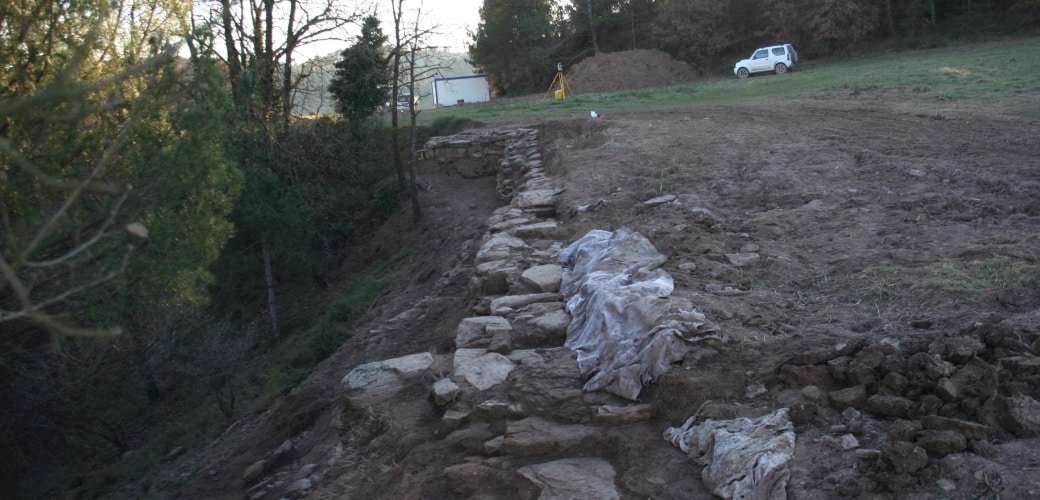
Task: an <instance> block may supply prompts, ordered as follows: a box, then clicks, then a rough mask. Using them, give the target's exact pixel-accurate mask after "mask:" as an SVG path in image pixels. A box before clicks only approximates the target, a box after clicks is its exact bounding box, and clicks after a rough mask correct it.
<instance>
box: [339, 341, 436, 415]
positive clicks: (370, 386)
mask: <svg viewBox="0 0 1040 500" xmlns="http://www.w3.org/2000/svg"><path fill="white" fill-rule="evenodd" d="M433 362H434V359H433V355H432V354H430V353H428V352H424V353H420V354H412V355H409V356H402V357H400V358H394V359H388V360H385V361H376V362H372V363H365V364H363V365H358V366H357V367H356V368H354V369H353V370H351V371H350V373H347V375H346V376H344V377H343V380H342V381H341V382H340V394H342V396H343V398H344V399H346V400H347V403H348V404H349V405H350V406H352V407H366V406H372V405H375V404H378V403H382V402H385V401H388V400H389V399H390V398H391V397H392V396H393V395H394V393H396V392H397V391H399V390H400V389H402V388H403V387H405V385H406V384H407V383H408V382H409V381H413V380H415V379H417V378H419V377H420V376H422V375H424V374H426V373H427V372H428V370H429V369H430V367H431V366H433Z"/></svg>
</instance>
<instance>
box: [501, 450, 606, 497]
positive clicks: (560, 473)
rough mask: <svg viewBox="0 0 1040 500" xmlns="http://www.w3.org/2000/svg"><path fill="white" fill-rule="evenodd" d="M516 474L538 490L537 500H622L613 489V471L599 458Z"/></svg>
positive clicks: (525, 469)
mask: <svg viewBox="0 0 1040 500" xmlns="http://www.w3.org/2000/svg"><path fill="white" fill-rule="evenodd" d="M517 472H518V473H519V474H520V475H521V476H523V477H525V478H527V479H528V480H529V481H531V482H532V483H534V484H535V485H536V486H538V487H539V488H541V490H542V493H541V495H539V497H538V498H539V499H542V500H549V499H559V500H570V499H572V498H590V499H591V498H595V499H597V500H616V499H620V498H621V495H619V494H618V492H617V487H616V486H614V476H615V475H616V472H614V467H613V466H612V465H610V462H608V461H606V460H603V459H602V458H564V459H562V460H555V461H552V462H547V463H544V464H535V465H528V466H526V467H521V468H520V469H519V470H518V471H517Z"/></svg>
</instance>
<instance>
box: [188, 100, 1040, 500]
mask: <svg viewBox="0 0 1040 500" xmlns="http://www.w3.org/2000/svg"><path fill="white" fill-rule="evenodd" d="M1037 111H1038V110H1037V109H1036V106H1035V103H1031V102H1030V101H1029V100H1027V99H1024V98H1014V97H1009V98H1005V99H1003V100H1000V101H999V102H985V103H979V102H971V101H946V100H935V101H928V102H923V101H920V100H909V99H907V98H905V97H904V96H901V95H899V94H898V93H896V94H893V93H890V92H883V91H877V92H872V91H870V90H867V91H861V90H859V89H857V90H855V91H854V92H853V91H847V92H842V91H835V92H832V93H829V94H826V95H820V96H819V97H816V98H802V99H796V100H793V99H785V100H783V101H771V100H763V101H759V102H756V103H755V104H751V105H742V106H732V105H731V106H718V107H711V108H704V109H697V110H692V111H665V112H661V111H657V112H652V113H650V112H619V113H612V114H610V115H609V116H607V117H606V118H603V119H599V120H594V119H591V118H587V117H583V116H582V117H574V118H567V119H549V120H532V121H530V122H526V123H500V124H495V125H494V126H490V127H488V129H487V130H485V131H483V132H480V131H471V132H470V134H471V135H469V136H466V137H462V138H459V139H458V141H461V142H457V143H456V146H458V144H463V143H465V141H473V140H474V139H473V137H480V136H481V134H485V135H486V134H492V133H508V132H509V131H514V130H516V129H533V130H535V131H537V132H536V134H537V142H536V143H535V144H534V145H533V146H530V147H528V146H523V147H519V151H520V152H521V153H522V156H523V157H524V158H526V160H525V161H527V162H530V161H531V160H532V159H533V160H535V161H538V162H539V163H543V164H542V165H541V169H543V170H542V172H541V173H540V174H539V175H535V176H529V177H528V178H518V177H516V174H518V173H517V172H516V171H511V172H506V173H503V172H500V171H497V169H495V168H490V169H487V170H483V169H484V168H485V167H484V166H482V164H480V163H479V162H477V163H476V164H475V163H473V162H474V161H475V160H472V159H470V160H465V161H464V160H461V159H459V160H452V159H447V158H446V157H445V159H442V160H441V161H439V162H438V161H433V162H431V163H429V164H428V165H427V170H426V171H425V172H426V173H424V174H423V175H421V177H420V181H421V182H422V183H423V185H424V186H425V187H426V189H425V190H424V192H423V194H422V197H423V203H424V205H425V206H426V207H428V208H427V214H428V216H427V218H426V220H425V222H424V223H423V224H422V225H421V226H419V227H412V226H410V225H409V224H408V223H407V222H406V221H407V215H406V214H401V215H400V216H399V217H398V219H396V220H395V221H394V222H391V224H390V225H388V226H387V227H386V228H384V230H383V231H382V232H381V233H380V234H379V235H377V236H376V238H374V239H373V240H372V241H371V242H370V243H369V244H370V245H371V247H372V248H387V247H389V246H391V245H404V246H405V247H411V248H414V249H415V251H414V252H413V253H412V258H416V259H422V260H423V262H425V267H423V271H421V272H420V273H417V274H416V275H415V276H414V278H413V279H412V280H411V282H410V283H408V284H407V286H405V287H403V288H401V289H398V290H395V292H394V293H393V294H391V295H388V296H387V297H386V298H385V303H384V304H382V311H383V312H382V315H381V316H380V317H379V319H377V320H375V321H373V322H372V323H371V324H369V325H366V326H365V327H364V328H362V329H361V330H360V332H362V333H359V334H357V335H355V336H354V337H353V338H352V339H350V340H349V341H348V342H347V343H346V344H344V345H343V346H342V347H341V348H340V350H339V351H338V352H337V353H336V354H335V355H334V356H333V357H331V358H330V359H328V360H327V361H325V362H324V363H323V364H322V365H321V366H320V367H319V368H318V369H317V370H315V372H314V373H313V374H312V376H311V377H310V378H309V379H308V380H307V381H306V382H304V383H303V384H302V385H301V386H300V387H298V388H297V389H296V390H294V391H293V392H292V393H290V394H289V395H288V396H286V397H284V398H282V399H281V400H280V401H279V402H278V403H277V404H276V405H274V407H272V408H271V409H270V410H269V411H267V412H266V413H264V414H263V415H261V416H259V418H257V419H255V420H254V421H251V422H243V423H242V424H240V425H237V426H234V427H233V428H232V429H229V430H228V432H227V433H226V435H225V437H224V438H222V439H221V440H220V443H218V444H217V445H215V446H214V447H213V449H212V450H211V455H210V458H209V459H207V460H206V461H203V462H199V463H200V465H201V464H203V463H204V464H205V465H202V466H200V467H198V468H196V469H189V468H188V467H189V466H187V465H185V466H184V467H185V473H186V477H190V478H191V479H190V484H188V486H186V487H185V488H184V489H182V490H181V491H180V492H179V493H178V494H177V495H176V497H179V498H200V497H206V498H242V497H243V495H245V496H247V497H251V498H279V497H281V496H288V497H294V498H342V497H344V496H346V497H357V498H525V497H527V498H535V497H538V496H539V495H542V497H541V498H562V497H566V496H567V495H569V494H573V493H574V492H573V491H571V492H569V493H568V492H567V491H557V490H553V488H554V487H556V486H553V485H558V484H560V483H559V482H558V481H564V483H569V484H575V483H574V481H576V480H577V481H579V482H578V483H577V484H582V485H586V486H588V487H589V488H593V487H595V488H599V489H595V490H593V489H590V490H588V491H596V492H597V493H595V495H596V496H599V497H602V496H601V495H606V496H607V497H609V496H612V495H616V497H617V498H646V497H653V498H710V497H711V494H710V493H709V488H708V487H707V486H705V483H704V482H703V481H702V480H701V469H702V466H703V464H702V463H701V464H699V463H698V461H697V460H696V457H693V458H691V457H689V456H687V455H686V454H684V453H683V452H681V451H680V450H679V449H678V448H676V447H675V446H673V445H672V444H671V443H669V442H667V441H666V440H665V439H664V437H663V436H662V435H663V433H664V432H665V430H666V429H668V428H669V427H676V426H679V425H681V424H682V423H683V422H684V421H685V420H686V419H687V418H688V417H690V416H692V415H694V414H697V415H698V416H699V420H698V422H703V421H705V420H706V419H714V420H726V419H733V418H737V417H747V418H757V417H761V416H763V415H766V414H768V413H770V412H772V411H774V410H777V409H781V408H788V409H789V415H790V418H791V422H792V426H793V431H794V433H795V436H796V438H795V448H794V456H793V459H792V460H791V462H790V480H789V482H788V483H787V485H786V491H787V493H788V495H789V496H792V497H794V498H807V497H834V496H839V495H840V496H859V497H861V498H889V497H892V496H893V495H897V496H899V497H901V498H931V497H933V496H934V495H935V494H936V493H937V492H939V491H942V492H943V493H942V494H943V495H944V496H946V497H948V498H978V497H987V496H992V497H995V496H1001V497H1006V498H1024V497H1027V496H1032V495H1035V491H1034V490H1035V488H1036V486H1035V484H1034V483H1035V471H1034V469H1035V466H1036V464H1037V463H1040V453H1038V452H1037V449H1038V447H1037V444H1038V443H1037V441H1036V438H1035V437H1032V436H1035V435H1037V434H1038V433H1040V426H1038V424H1037V422H1038V418H1040V411H1038V407H1040V403H1037V400H1036V399H1037V398H1040V372H1038V371H1037V370H1036V369H1035V367H1036V358H1035V357H1034V356H1036V355H1040V340H1038V339H1040V332H1038V327H1040V293H1038V292H1037V290H1038V285H1040V272H1038V267H1037V261H1036V242H1037V237H1038V236H1037V228H1038V227H1040V220H1038V218H1040V190H1038V189H1037V187H1038V186H1040V177H1038V172H1040V169H1038V165H1037V163H1036V161H1037V160H1036V159H1037V158H1040V140H1038V137H1040V119H1038V117H1040V114H1038V113H1037ZM496 131H497V132H496ZM503 131H505V132H503ZM514 135H516V133H515V132H514ZM519 135H523V133H521V134H519ZM509 153H510V152H509V151H507V152H505V154H506V156H507V158H508V157H509ZM534 155H537V156H534ZM487 158H489V159H490V160H491V161H490V163H489V164H490V165H491V167H495V165H497V161H496V160H497V159H498V158H499V156H497V155H496V154H495V153H494V152H492V153H490V155H489V156H488V157H487ZM482 171H483V172H486V173H490V174H491V175H486V176H482V177H474V176H475V175H478V174H480V173H481V172H482ZM463 174H465V177H464V176H463ZM510 178H518V179H521V180H520V181H519V182H521V183H522V182H524V181H526V180H530V179H538V182H539V183H543V184H540V185H541V186H542V187H543V188H548V189H549V190H551V192H553V193H556V195H555V197H554V198H553V201H552V205H551V212H552V213H551V214H547V213H545V207H542V208H541V210H542V213H540V214H539V216H540V217H545V216H546V215H549V216H550V219H549V220H555V221H556V222H557V223H558V224H555V225H552V226H553V227H554V229H548V230H546V231H547V232H539V233H535V234H533V235H531V234H528V235H525V236H524V239H525V241H527V244H528V247H529V248H528V249H527V250H522V256H520V257H518V258H519V260H518V261H517V266H516V270H515V271H513V272H515V273H517V274H516V275H514V274H510V272H505V273H504V276H505V283H506V284H507V288H508V289H507V290H506V291H505V293H506V295H511V294H512V295H515V294H525V293H531V290H530V289H529V288H528V287H529V286H530V285H529V284H526V282H525V281H523V280H520V279H519V276H518V273H520V272H522V271H523V270H524V269H526V268H528V267H532V266H535V265H541V264H552V263H554V261H555V259H556V256H557V255H558V253H559V251H560V249H561V248H563V247H566V246H567V245H569V244H570V243H572V242H573V241H575V240H576V239H578V238H580V237H582V236H583V235H585V234H586V233H588V232H589V231H590V230H593V229H603V230H607V231H613V230H617V229H620V228H628V229H631V230H633V231H637V232H638V233H641V234H642V235H644V236H646V237H647V238H648V239H649V241H650V242H651V243H652V244H653V245H654V247H656V248H657V249H658V250H659V251H660V252H661V253H662V254H664V255H665V256H667V258H668V260H667V262H666V263H665V264H664V266H663V269H664V270H666V271H667V272H668V273H670V275H671V276H672V277H673V278H674V282H675V292H674V293H673V295H674V296H679V297H683V298H685V299H688V300H690V301H692V302H693V303H694V304H695V305H696V307H697V308H698V309H699V310H700V311H702V312H703V313H704V315H705V316H706V318H707V319H708V320H709V321H710V322H711V323H713V324H714V325H716V326H717V332H718V333H719V334H720V335H721V337H722V340H718V341H709V342H703V343H700V344H698V345H697V346H696V347H695V348H693V349H692V350H691V351H690V352H689V353H688V354H687V355H686V356H685V357H684V358H683V359H682V360H681V361H678V362H676V363H675V364H673V365H671V367H670V369H669V371H668V372H667V373H665V374H663V375H662V376H661V377H660V378H659V379H658V380H657V381H656V382H655V383H653V384H650V385H648V386H646V388H644V389H643V392H642V394H641V395H640V397H639V401H638V402H629V401H625V400H623V399H621V398H618V397H616V396H612V395H609V394H605V393H602V392H582V391H581V386H582V381H583V377H581V376H580V374H579V373H578V371H577V366H576V363H575V362H574V356H573V353H571V352H570V351H569V350H567V349H564V348H563V347H561V346H562V343H563V338H562V337H561V336H560V334H559V330H558V326H555V327H554V326H551V325H547V324H545V323H537V322H536V321H534V320H533V319H532V318H538V317H540V315H543V314H548V313H551V311H554V310H557V311H558V310H559V308H560V306H558V305H557V306H554V305H552V302H551V300H552V299H543V302H536V303H531V304H528V305H518V306H516V307H515V308H507V309H508V310H502V311H500V313H501V314H502V316H503V317H504V318H506V319H507V320H508V321H509V322H510V323H511V324H512V328H513V331H514V332H517V335H516V336H515V338H513V339H511V341H510V343H509V346H507V347H502V346H501V345H499V346H497V349H498V350H497V351H496V352H504V353H506V354H509V353H510V352H512V351H514V350H515V351H517V352H519V351H523V350H524V349H535V350H534V351H533V352H534V353H536V355H537V358H538V361H537V362H535V361H531V359H534V358H531V359H528V360H527V361H526V362H523V361H518V362H516V366H515V367H514V369H513V370H512V371H511V372H510V373H509V375H508V377H507V378H505V379H504V380H502V381H500V383H498V384H495V385H493V386H491V387H489V388H486V389H485V390H479V389H478V388H476V387H474V386H473V385H472V384H468V383H467V382H466V381H464V380H463V378H464V377H460V376H458V373H456V375H455V376H453V375H452V373H453V370H452V359H453V356H457V355H458V354H457V353H456V352H455V350H456V348H460V347H463V346H461V345H459V344H460V338H459V337H457V334H458V333H459V332H460V331H461V328H460V326H459V325H460V322H462V320H463V319H464V318H467V317H474V316H486V315H488V314H490V313H491V311H490V309H489V308H490V307H491V304H492V302H491V299H493V298H495V297H499V296H501V294H502V293H503V291H502V290H494V291H495V293H493V294H485V295H481V293H480V292H481V291H480V290H477V291H476V292H477V293H474V291H473V290H472V286H471V281H472V280H473V278H474V276H476V275H477V273H478V264H479V263H480V261H479V259H480V257H479V256H478V253H479V252H478V249H481V247H482V245H483V244H484V242H485V241H487V240H486V238H488V237H489V236H490V235H491V233H492V232H493V231H497V230H499V229H501V228H502V227H509V224H506V225H505V226H501V225H499V226H495V227H494V228H493V227H492V226H493V225H494V224H501V223H503V222H508V221H506V220H503V217H505V216H504V215H502V212H501V211H500V213H499V215H498V216H497V218H492V212H493V211H495V209H497V208H499V207H502V206H506V205H507V202H506V201H504V200H501V199H500V198H499V197H498V196H496V193H495V191H496V189H497V191H499V192H503V189H502V188H503V185H505V186H510V184H508V183H506V184H503V180H504V179H506V180H508V179H510ZM496 184H497V188H496ZM515 185H517V184H514V186H515ZM509 191H510V190H509V189H506V190H505V192H506V193H508V192H509ZM504 194H505V193H504ZM661 196H666V198H660V197H661ZM655 198H658V200H657V201H654V202H653V203H651V204H647V203H645V202H647V201H648V200H652V199H655ZM516 203H517V202H515V201H514V204H516ZM496 228H497V229H496ZM514 229H515V225H514ZM481 272H483V273H485V274H486V273H487V272H488V271H487V269H486V268H483V270H482V271H481ZM477 283H481V282H480V280H479V279H478V280H477ZM484 283H485V285H486V282H484ZM484 291H487V288H485V289H484ZM544 300H550V302H548V303H546V302H544ZM556 300H558V299H556ZM557 304H559V302H557ZM532 325H533V326H532ZM539 325H541V326H539ZM521 332H522V333H523V334H524V335H520V333H521ZM532 332H535V333H532ZM537 332H543V333H544V335H538V334H537ZM481 342H483V345H485V350H486V347H487V344H488V343H489V342H490V340H489V339H484V340H483V341H481ZM524 352H527V351H524ZM422 353H429V354H430V357H429V359H430V360H431V363H432V364H430V365H429V366H428V367H426V368H424V369H423V370H420V372H419V374H418V375H416V376H415V377H414V378H407V377H405V380H403V381H400V384H401V385H399V386H398V385H395V386H393V387H394V391H392V393H391V394H389V395H383V396H372V395H368V396H358V395H355V396H356V397H355V400H354V405H353V406H349V407H346V409H345V406H344V403H343V400H342V398H341V396H340V390H341V389H340V384H341V379H343V378H344V376H345V375H347V374H348V373H349V372H351V370H353V369H354V368H356V367H357V366H359V365H361V364H363V363H370V362H375V361H381V360H387V359H391V358H397V357H400V356H406V355H414V354H422ZM524 356H527V354H524ZM523 359H527V358H523ZM456 363H457V361H456ZM443 377H447V378H452V379H453V380H454V382H455V383H456V384H458V385H459V386H460V387H461V389H460V392H459V394H458V395H456V399H455V400H454V401H453V402H450V403H447V404H446V405H444V406H440V407H438V406H437V405H435V404H434V402H433V401H432V399H431V398H432V396H431V390H432V387H433V385H434V382H437V381H438V380H440V379H441V378H443ZM367 397H371V398H374V399H370V400H367V399H365V398H367ZM380 398H383V399H380ZM359 401H368V402H367V403H363V404H362V403H359ZM603 408H615V409H618V410H617V411H618V412H620V414H621V415H622V416H620V417H616V418H613V417H603V416H602V412H603V411H604V410H603ZM460 415H462V416H461V417H460ZM287 443H288V444H287ZM279 449H280V450H281V451H280V452H279V451H278V450H279ZM260 460H265V462H263V464H262V465H260V466H259V467H258V466H257V464H259V463H260V462H259V461H260ZM545 464H552V465H549V466H545ZM251 467H252V468H253V469H254V470H253V471H251V472H247V471H248V470H249V469H250V468H251ZM547 467H548V468H547ZM553 470H557V471H564V472H561V473H560V474H564V473H568V474H571V475H570V476H568V477H565V478H564V479H560V478H559V477H556V478H555V479H554V478H553V477H548V476H553V475H554V473H553V472H552V471H553ZM568 471H569V472H568ZM565 475H566V474H565ZM604 488H605V489H604ZM554 491H555V493H554Z"/></svg>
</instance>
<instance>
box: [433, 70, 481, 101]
mask: <svg viewBox="0 0 1040 500" xmlns="http://www.w3.org/2000/svg"><path fill="white" fill-rule="evenodd" d="M490 100H491V90H490V88H489V87H488V81H487V76H485V75H472V76H457V77H452V78H434V79H433V102H434V105H435V106H455V105H458V104H470V103H475V102H488V101H490Z"/></svg>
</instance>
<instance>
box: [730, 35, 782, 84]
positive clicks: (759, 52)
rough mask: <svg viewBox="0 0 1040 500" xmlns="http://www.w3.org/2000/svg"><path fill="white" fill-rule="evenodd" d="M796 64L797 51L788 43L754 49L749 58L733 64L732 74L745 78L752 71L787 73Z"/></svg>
mask: <svg viewBox="0 0 1040 500" xmlns="http://www.w3.org/2000/svg"><path fill="white" fill-rule="evenodd" d="M795 64H798V53H797V52H795V51H794V47H792V46H791V44H789V43H785V44H784V45H773V46H772V47H762V48H760V49H756V50H755V53H754V54H751V58H750V59H743V60H741V61H739V62H738V63H737V64H736V65H735V66H733V74H735V75H737V76H739V77H740V78H747V77H748V76H749V75H751V74H752V73H761V72H763V71H773V72H775V73H776V74H778V75H782V74H784V73H787V71H788V70H789V69H791V68H792V67H794V65H795Z"/></svg>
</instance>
